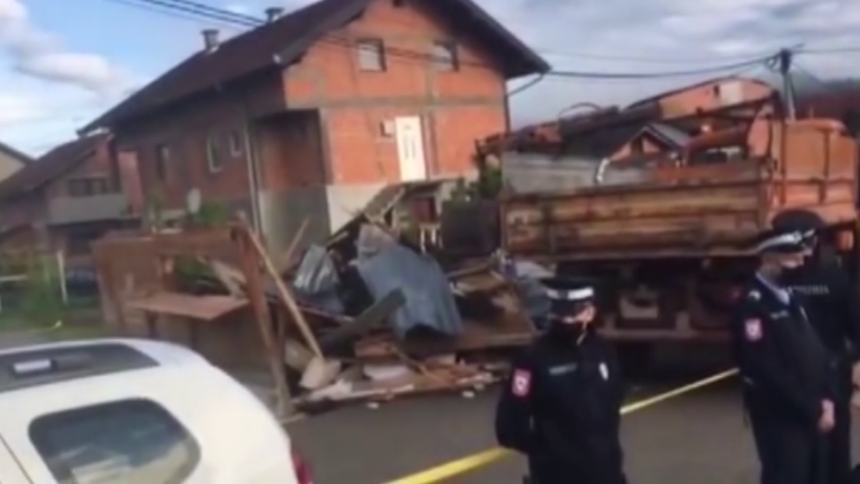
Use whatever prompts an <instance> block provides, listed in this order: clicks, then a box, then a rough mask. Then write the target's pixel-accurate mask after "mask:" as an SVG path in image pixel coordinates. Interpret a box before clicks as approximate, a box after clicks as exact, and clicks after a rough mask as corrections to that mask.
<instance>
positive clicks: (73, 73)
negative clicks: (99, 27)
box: [0, 0, 135, 98]
mask: <svg viewBox="0 0 860 484" xmlns="http://www.w3.org/2000/svg"><path fill="white" fill-rule="evenodd" d="M0 46H2V47H4V48H5V49H6V51H7V52H8V53H9V54H10V55H11V56H12V58H13V63H14V68H15V70H17V71H18V72H20V73H22V74H25V75H28V76H32V77H35V78H38V79H44V80H49V81H54V82H59V83H66V84H71V85H75V86H78V87H81V88H84V89H86V90H88V91H91V92H94V93H96V94H98V95H101V96H106V97H110V98H118V97H120V96H123V95H125V94H127V93H128V92H129V89H131V87H132V86H133V85H134V84H135V83H134V79H133V76H131V75H130V74H129V73H128V72H126V71H124V70H122V69H120V68H119V67H118V66H115V65H114V64H112V63H111V62H109V61H108V60H107V59H105V58H104V57H102V56H99V55H96V54H90V53H78V52H70V51H68V50H66V49H64V48H63V45H62V43H61V41H60V39H59V38H58V37H57V36H55V35H52V34H51V33H48V32H45V31H42V30H40V29H39V28H38V27H36V26H35V25H33V23H32V22H31V20H30V18H29V15H28V12H27V9H26V7H25V6H24V5H23V4H22V3H21V2H20V1H19V0H0Z"/></svg>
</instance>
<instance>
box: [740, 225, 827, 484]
mask: <svg viewBox="0 0 860 484" xmlns="http://www.w3.org/2000/svg"><path fill="white" fill-rule="evenodd" d="M803 241H804V239H803V235H802V234H801V233H800V232H791V231H784V230H778V229H775V230H773V231H770V232H769V233H766V234H764V236H763V237H762V238H761V239H760V241H759V243H758V245H757V251H758V252H759V254H760V257H761V260H760V265H759V268H758V271H757V272H756V274H755V276H754V278H753V279H752V281H751V282H750V284H749V287H748V288H747V290H746V291H745V294H744V297H743V299H742V301H741V303H740V304H739V306H738V308H737V313H736V314H735V318H734V320H733V322H732V326H731V329H732V336H733V342H734V349H735V355H736V358H737V360H738V361H737V362H738V368H739V370H740V374H741V377H742V379H743V383H744V385H743V394H744V402H745V404H746V408H747V412H748V416H749V419H750V423H751V426H752V432H753V437H754V440H755V444H756V449H757V451H758V456H759V461H760V463H761V480H760V482H761V483H762V484H829V481H828V480H827V475H826V468H825V462H824V460H825V459H826V457H827V455H826V454H827V448H826V444H825V435H826V434H828V433H830V432H831V431H832V429H833V427H834V425H835V415H834V403H833V385H832V382H831V376H832V374H831V368H830V359H829V355H828V353H827V350H826V348H825V347H824V345H823V344H822V343H821V340H820V339H819V338H818V335H817V334H816V333H815V331H814V330H813V329H812V326H811V324H810V322H809V320H808V319H807V316H806V311H805V309H804V307H803V305H802V303H801V300H800V297H798V296H797V295H793V294H791V293H790V292H789V291H788V290H787V289H785V287H784V286H783V277H784V275H785V273H786V272H787V271H789V270H792V269H795V268H797V267H799V266H800V265H801V264H803V258H804V245H803Z"/></svg>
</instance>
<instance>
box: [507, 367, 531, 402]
mask: <svg viewBox="0 0 860 484" xmlns="http://www.w3.org/2000/svg"><path fill="white" fill-rule="evenodd" d="M531 390H532V374H531V372H530V371H527V370H515V371H514V377H513V378H512V379H511V393H513V394H514V395H516V396H518V397H527V396H529V393H531Z"/></svg>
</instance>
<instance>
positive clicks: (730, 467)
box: [289, 364, 860, 484]
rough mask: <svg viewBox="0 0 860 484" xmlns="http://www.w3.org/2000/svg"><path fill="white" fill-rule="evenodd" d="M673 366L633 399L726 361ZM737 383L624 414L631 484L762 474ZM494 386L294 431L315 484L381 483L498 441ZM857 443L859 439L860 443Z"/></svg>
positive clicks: (494, 483)
mask: <svg viewBox="0 0 860 484" xmlns="http://www.w3.org/2000/svg"><path fill="white" fill-rule="evenodd" d="M714 366H715V365H710V366H709V365H705V366H704V367H696V366H695V365H689V364H685V365H677V366H674V367H673V368H674V371H670V372H667V373H665V374H662V375H657V376H656V377H655V378H653V379H651V380H649V381H647V382H644V383H643V384H642V385H641V386H640V387H638V388H634V391H633V392H632V395H631V397H632V399H634V400H635V399H637V398H642V397H643V396H647V395H650V394H655V393H660V392H662V391H665V390H667V389H670V388H673V387H676V386H679V385H681V384H684V383H687V382H690V381H693V380H695V379H697V378H701V377H704V376H707V375H709V374H711V373H716V372H717V371H719V370H720V369H724V368H725V366H722V365H720V366H716V367H714ZM735 385H736V382H732V381H730V382H726V383H722V384H717V385H715V386H713V387H711V388H708V389H704V390H698V391H696V392H695V393H692V394H689V395H686V396H682V397H678V398H677V399H675V400H672V401H670V402H666V403H662V404H659V405H657V406H654V407H651V408H649V409H645V410H642V411H640V412H638V413H634V414H631V415H628V416H626V417H625V419H624V424H623V442H624V447H625V450H626V454H627V460H626V462H627V464H626V468H627V471H628V475H629V477H630V481H631V483H633V484H666V483H667V482H696V483H697V484H712V483H713V484H735V483H737V484H745V483H753V482H755V479H756V473H757V470H756V465H755V460H754V452H753V448H752V444H751V440H750V437H749V432H748V429H746V428H745V426H744V420H743V414H742V412H741V404H740V400H739V395H738V391H737V388H736V387H735ZM494 407H495V391H488V392H486V393H484V394H481V395H478V396H477V397H476V398H474V399H464V398H462V397H461V396H459V395H450V396H440V397H429V398H420V399H414V400H400V401H395V402H392V403H390V404H387V405H384V406H382V407H381V408H378V409H375V410H371V409H368V408H366V407H352V408H346V409H341V410H337V411H334V412H332V413H329V414H325V415H321V416H316V417H311V418H308V419H306V420H302V421H298V422H296V423H294V424H291V425H290V427H289V431H290V434H291V435H292V437H293V439H294V441H295V442H296V445H297V446H298V447H299V448H300V450H301V451H302V452H303V453H304V454H305V455H306V456H307V457H308V458H309V460H310V462H311V464H312V465H313V467H314V469H315V475H316V482H317V483H318V484H380V483H384V482H388V481H390V480H392V479H396V478H399V477H404V476H406V475H410V474H413V473H416V472H419V471H422V470H425V469H427V468H430V467H433V466H435V465H439V464H442V463H445V462H448V461H451V460H455V459H458V458H462V457H465V456H467V455H470V454H473V453H476V452H480V451H483V450H486V449H489V448H491V447H493V446H494V445H495V442H494V438H493V434H492V419H493V411H494ZM858 442H860V440H858ZM523 469H524V466H523V461H522V459H521V458H519V457H515V456H514V457H511V458H508V459H505V460H503V461H500V462H498V463H496V464H493V465H491V466H489V467H487V468H485V469H482V470H479V471H477V472H474V473H470V474H467V475H463V476H462V477H460V478H457V479H453V480H451V481H449V482H454V483H462V484H465V483H470V484H471V483H474V484H505V483H516V484H518V483H519V482H520V477H521V476H522V475H523Z"/></svg>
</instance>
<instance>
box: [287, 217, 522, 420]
mask: <svg viewBox="0 0 860 484" xmlns="http://www.w3.org/2000/svg"><path fill="white" fill-rule="evenodd" d="M498 265H499V264H498V261H497V260H496V259H495V258H488V260H484V261H480V262H471V263H467V264H465V265H464V266H462V267H461V266H459V264H457V265H455V266H454V267H443V266H442V265H441V264H440V263H439V261H437V259H436V258H434V257H433V256H432V255H430V254H429V253H427V252H426V251H425V250H422V249H420V248H418V247H416V246H415V245H414V244H411V243H410V242H409V241H407V240H404V239H403V238H402V237H400V236H398V235H397V234H395V233H393V232H392V231H391V229H389V228H388V227H387V226H385V225H383V224H381V223H376V222H373V221H370V220H367V219H365V220H363V222H361V223H356V224H353V225H352V227H349V228H347V229H346V230H345V231H344V232H342V233H340V234H338V235H336V236H335V237H334V239H333V241H332V242H331V243H329V244H328V245H327V246H325V247H323V246H311V247H310V248H308V249H307V250H306V251H305V253H304V256H303V257H302V258H301V260H300V261H299V262H298V264H297V265H296V268H295V270H294V271H291V273H290V274H288V280H290V281H291V282H292V286H293V294H294V295H295V297H296V299H297V301H298V304H299V307H300V310H301V312H302V313H303V316H304V317H306V318H307V320H308V321H310V323H309V326H311V327H312V329H313V331H314V336H315V337H316V338H317V341H318V345H319V347H320V351H321V353H322V355H323V358H315V355H314V354H313V352H312V351H308V350H307V348H306V347H303V346H301V345H300V344H299V343H297V342H296V341H290V342H288V350H287V355H288V358H287V364H288V366H289V367H290V368H292V369H293V370H295V371H297V372H301V373H302V375H303V377H302V379H301V381H300V382H299V386H301V387H302V388H304V389H306V390H308V392H307V393H306V394H304V395H303V396H302V397H300V399H299V402H300V404H303V405H312V404H314V403H318V402H331V401H354V400H368V399H369V400H384V399H389V398H394V397H396V396H399V395H404V394H416V393H429V392H436V391H444V390H448V391H450V390H468V389H472V388H478V389H480V388H482V387H484V386H485V385H487V384H489V383H492V382H493V381H495V380H496V378H497V377H498V374H499V370H500V369H503V368H504V365H502V364H499V361H501V360H499V359H498V356H497V355H498V350H500V349H504V348H510V347H515V346H520V345H522V344H524V343H526V342H528V341H529V340H530V339H531V337H532V334H533V331H534V329H533V327H532V324H531V322H530V321H531V320H530V318H529V317H528V315H527V314H526V313H525V312H524V310H523V305H522V304H521V302H520V301H521V300H520V297H519V296H518V293H517V290H516V284H515V282H514V281H512V280H510V279H509V278H506V277H505V276H503V274H502V273H501V271H500V270H499V267H498ZM494 350H496V351H494ZM494 353H495V355H494ZM494 356H496V358H494Z"/></svg>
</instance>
